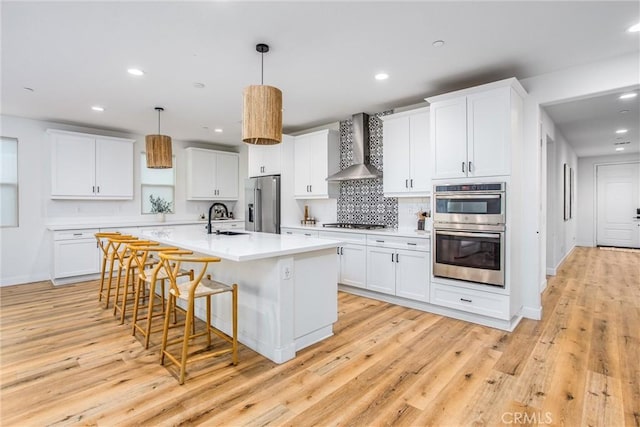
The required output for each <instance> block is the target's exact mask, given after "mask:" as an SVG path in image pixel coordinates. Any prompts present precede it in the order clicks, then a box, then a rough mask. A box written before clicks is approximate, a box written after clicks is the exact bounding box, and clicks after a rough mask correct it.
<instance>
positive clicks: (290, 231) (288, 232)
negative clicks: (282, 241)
mask: <svg viewBox="0 0 640 427" xmlns="http://www.w3.org/2000/svg"><path fill="white" fill-rule="evenodd" d="M280 234H283V235H285V236H307V237H318V231H317V230H302V229H299V228H281V229H280Z"/></svg>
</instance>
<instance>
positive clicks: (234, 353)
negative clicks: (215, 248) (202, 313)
mask: <svg viewBox="0 0 640 427" xmlns="http://www.w3.org/2000/svg"><path fill="white" fill-rule="evenodd" d="M159 256H160V259H161V260H162V265H163V268H164V270H165V272H166V273H167V276H168V277H169V283H170V286H171V289H170V290H169V300H168V306H167V309H166V310H165V317H164V330H163V333H162V350H161V359H160V363H161V364H163V365H164V361H165V357H166V358H168V359H169V360H171V361H172V362H173V363H175V364H176V365H178V366H179V367H180V376H179V382H180V384H184V379H185V374H186V366H187V363H190V362H195V361H197V360H202V359H205V358H211V357H218V356H222V355H225V354H231V362H232V364H233V365H237V364H238V285H237V284H235V283H234V284H233V285H227V284H224V283H222V282H218V281H215V280H212V279H211V277H210V276H207V278H204V276H205V272H206V270H207V266H208V265H209V263H214V262H220V261H221V260H220V258H217V257H198V256H189V255H182V254H172V253H164V252H161V253H160V254H159ZM182 263H189V264H199V266H198V269H199V272H198V273H197V274H195V277H194V278H193V279H191V280H188V281H186V282H182V283H178V282H177V275H176V274H177V272H178V271H179V270H180V266H181V264H182ZM225 293H231V324H232V333H231V336H229V335H227V334H226V333H224V332H222V331H221V330H219V329H217V328H215V327H213V326H212V325H211V297H213V296H215V295H220V294H225ZM198 298H204V299H205V301H206V320H205V322H206V324H205V331H204V332H200V333H195V332H193V331H192V324H193V321H194V313H195V300H196V299H198ZM177 300H183V301H185V302H186V305H187V313H186V316H185V323H184V333H183V335H182V337H181V338H177V339H173V340H171V341H169V340H168V335H169V320H170V317H171V310H172V307H174V306H175V305H176V304H177ZM212 332H213V333H214V334H215V335H216V336H218V337H219V338H221V339H222V340H223V341H225V342H227V343H228V344H231V345H230V346H225V347H223V348H222V349H219V350H217V351H208V352H201V351H197V352H192V353H191V354H190V353H189V343H190V342H191V341H192V340H194V339H195V338H197V337H200V336H206V337H207V348H208V349H209V348H210V347H211V333H212ZM174 344H181V345H182V346H181V347H182V351H181V353H180V355H179V356H178V355H174V354H172V353H171V352H170V351H169V350H168V349H167V348H168V346H170V345H174Z"/></svg>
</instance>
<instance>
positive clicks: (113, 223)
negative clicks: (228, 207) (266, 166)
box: [47, 218, 244, 231]
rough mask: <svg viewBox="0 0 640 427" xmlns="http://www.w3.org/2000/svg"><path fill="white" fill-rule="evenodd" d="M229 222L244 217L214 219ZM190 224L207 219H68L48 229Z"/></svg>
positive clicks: (220, 222)
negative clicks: (161, 220)
mask: <svg viewBox="0 0 640 427" xmlns="http://www.w3.org/2000/svg"><path fill="white" fill-rule="evenodd" d="M227 222H242V223H244V220H243V219H227V220H214V221H212V223H214V224H224V223H227ZM190 224H203V227H204V225H206V224H207V221H206V220H198V219H193V220H169V221H163V222H160V221H145V220H143V219H138V220H135V219H134V220H131V219H129V220H118V219H116V218H112V219H106V220H89V221H87V220H77V221H73V220H68V221H61V222H56V223H49V224H47V229H48V230H51V231H63V230H84V229H90V228H117V227H165V226H172V225H190Z"/></svg>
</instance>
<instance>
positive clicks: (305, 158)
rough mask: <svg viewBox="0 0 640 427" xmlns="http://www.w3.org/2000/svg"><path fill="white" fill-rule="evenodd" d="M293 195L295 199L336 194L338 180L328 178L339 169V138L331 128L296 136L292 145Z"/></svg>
mask: <svg viewBox="0 0 640 427" xmlns="http://www.w3.org/2000/svg"><path fill="white" fill-rule="evenodd" d="M294 167H295V171H294V184H293V191H294V196H295V198H297V199H327V198H330V197H337V196H338V193H339V191H340V186H339V183H335V182H327V180H326V179H327V177H328V176H329V175H333V174H334V173H336V172H338V171H339V170H340V141H339V138H338V133H337V132H336V131H334V130H328V129H327V130H321V131H318V132H313V133H309V134H305V135H300V136H296V138H295V145H294Z"/></svg>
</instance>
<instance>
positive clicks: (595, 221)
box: [591, 160, 640, 248]
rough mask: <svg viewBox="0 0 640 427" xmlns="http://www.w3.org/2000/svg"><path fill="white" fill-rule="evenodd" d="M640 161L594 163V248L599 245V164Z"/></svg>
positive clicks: (609, 164) (639, 162) (626, 162)
mask: <svg viewBox="0 0 640 427" xmlns="http://www.w3.org/2000/svg"><path fill="white" fill-rule="evenodd" d="M631 164H639V165H640V161H634V160H626V161H621V162H602V163H594V164H593V241H592V242H591V243H592V245H593V247H594V248H597V247H598V166H613V165H631Z"/></svg>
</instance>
